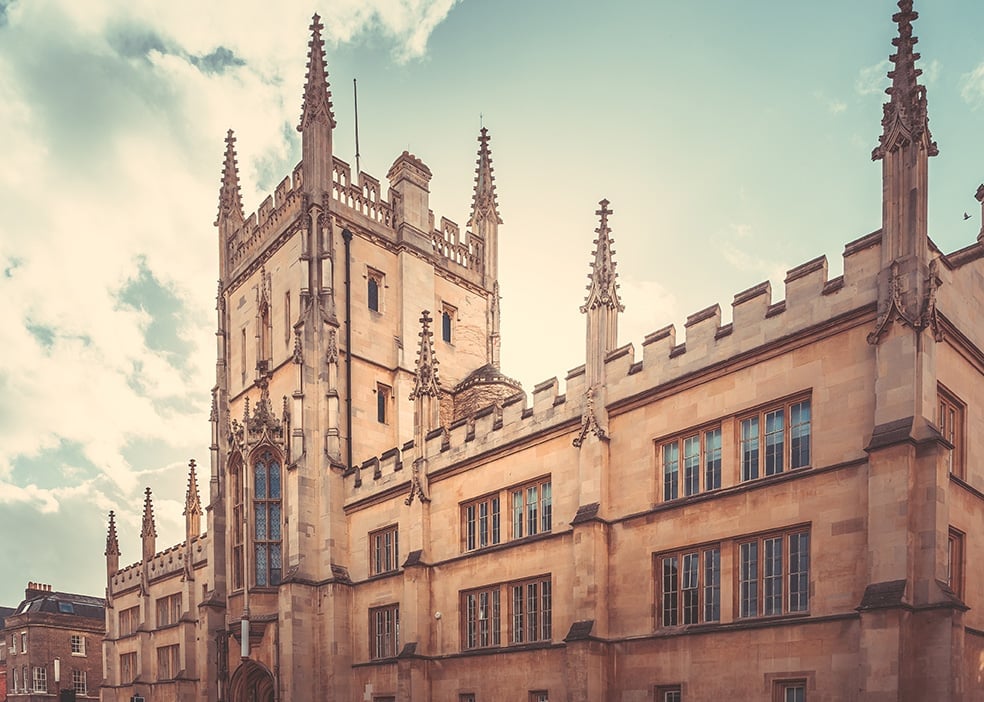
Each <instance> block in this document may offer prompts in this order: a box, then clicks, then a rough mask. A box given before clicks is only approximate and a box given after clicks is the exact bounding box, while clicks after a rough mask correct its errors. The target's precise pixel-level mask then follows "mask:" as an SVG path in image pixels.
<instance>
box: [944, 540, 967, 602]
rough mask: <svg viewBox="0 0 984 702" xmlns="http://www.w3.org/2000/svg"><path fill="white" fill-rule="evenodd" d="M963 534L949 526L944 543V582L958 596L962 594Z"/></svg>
mask: <svg viewBox="0 0 984 702" xmlns="http://www.w3.org/2000/svg"><path fill="white" fill-rule="evenodd" d="M963 561H964V535H963V532H961V531H957V530H956V529H954V528H953V527H950V533H949V537H948V538H947V544H946V584H947V585H949V586H950V589H951V590H953V591H954V592H955V593H956V594H957V595H958V596H961V597H962V596H963Z"/></svg>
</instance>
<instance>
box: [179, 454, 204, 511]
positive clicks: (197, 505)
mask: <svg viewBox="0 0 984 702" xmlns="http://www.w3.org/2000/svg"><path fill="white" fill-rule="evenodd" d="M201 513H202V503H201V500H200V499H199V497H198V475H197V474H196V472H195V459H194V458H193V459H191V460H190V461H188V491H187V492H186V493H185V508H184V513H183V514H184V515H185V516H188V515H189V514H198V515H200V514H201Z"/></svg>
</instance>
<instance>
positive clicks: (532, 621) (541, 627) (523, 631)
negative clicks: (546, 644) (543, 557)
mask: <svg viewBox="0 0 984 702" xmlns="http://www.w3.org/2000/svg"><path fill="white" fill-rule="evenodd" d="M509 592H510V610H511V611H510V615H511V625H510V627H509V641H510V642H511V643H531V642H533V641H549V640H550V639H551V637H552V636H553V632H552V630H551V620H552V610H553V594H552V587H551V582H550V577H549V576H547V577H546V578H537V579H536V580H529V581H526V582H521V583H512V584H510V585H509Z"/></svg>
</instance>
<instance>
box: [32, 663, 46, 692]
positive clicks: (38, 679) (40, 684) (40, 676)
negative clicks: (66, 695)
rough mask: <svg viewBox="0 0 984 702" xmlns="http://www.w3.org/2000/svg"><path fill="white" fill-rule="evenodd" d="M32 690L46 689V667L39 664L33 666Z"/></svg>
mask: <svg viewBox="0 0 984 702" xmlns="http://www.w3.org/2000/svg"><path fill="white" fill-rule="evenodd" d="M34 691H35V692H47V691H48V669H47V668H45V667H44V666H40V665H39V666H35V667H34Z"/></svg>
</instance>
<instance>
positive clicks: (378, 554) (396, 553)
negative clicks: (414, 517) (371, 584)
mask: <svg viewBox="0 0 984 702" xmlns="http://www.w3.org/2000/svg"><path fill="white" fill-rule="evenodd" d="M387 539H388V542H387ZM399 569H400V526H399V524H390V525H389V526H385V527H383V528H382V529H376V530H375V531H371V532H369V574H370V575H382V574H384V573H395V572H396V571H397V570H399Z"/></svg>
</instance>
